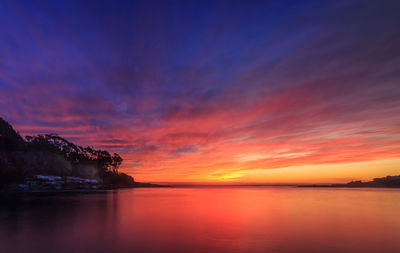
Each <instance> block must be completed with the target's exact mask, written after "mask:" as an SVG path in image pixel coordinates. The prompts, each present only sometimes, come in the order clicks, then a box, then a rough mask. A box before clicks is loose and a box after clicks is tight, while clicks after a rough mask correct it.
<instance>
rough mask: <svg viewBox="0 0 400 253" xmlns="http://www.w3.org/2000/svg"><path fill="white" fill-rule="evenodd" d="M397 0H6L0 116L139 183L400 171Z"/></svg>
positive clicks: (0, 43) (1, 23)
mask: <svg viewBox="0 0 400 253" xmlns="http://www.w3.org/2000/svg"><path fill="white" fill-rule="evenodd" d="M399 9H400V2H399V1H364V0H359V1H353V0H345V1H320V0H317V1H229V2H224V1H211V2H207V1H159V2H155V1H143V2H136V1H32V2H24V1H0V116H1V117H3V118H4V119H5V120H7V121H9V122H10V123H11V124H12V125H13V126H14V127H15V128H16V130H17V131H19V132H20V133H21V134H23V135H27V134H39V133H58V134H60V135H61V136H63V137H65V138H67V139H68V140H70V141H73V142H76V143H78V144H80V145H85V146H86V145H90V146H94V147H95V148H100V149H106V150H109V151H110V152H117V153H119V154H121V156H122V157H123V158H124V163H123V166H122V169H121V170H122V171H124V172H126V173H129V174H130V175H132V176H134V177H135V179H136V180H138V181H151V182H183V183H185V182H190V183H223V182H228V183H231V182H234V183H272V184H275V183H310V182H312V183H314V182H321V183H327V182H347V181H349V180H353V179H363V180H367V179H371V178H373V177H381V176H386V175H396V174H397V175H398V174H400V29H399V24H400V15H399V13H398V12H399Z"/></svg>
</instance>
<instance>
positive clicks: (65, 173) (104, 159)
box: [0, 117, 165, 192]
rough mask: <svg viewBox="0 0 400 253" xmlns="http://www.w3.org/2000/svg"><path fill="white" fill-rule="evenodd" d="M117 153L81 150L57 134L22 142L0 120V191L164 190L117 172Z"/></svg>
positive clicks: (9, 127) (16, 134)
mask: <svg viewBox="0 0 400 253" xmlns="http://www.w3.org/2000/svg"><path fill="white" fill-rule="evenodd" d="M122 161H123V159H122V158H121V156H120V155H119V154H117V153H114V154H113V155H111V154H110V153H109V152H108V151H106V150H96V149H94V148H92V147H81V146H78V145H76V144H74V143H72V142H69V141H67V140H66V139H64V138H62V137H60V136H59V135H57V134H44V135H36V136H26V137H25V138H23V137H22V136H21V135H20V134H19V133H17V132H16V131H15V130H14V129H13V127H12V126H11V125H10V124H9V123H8V122H7V121H5V120H4V119H2V118H1V117H0V191H22V192H42V191H91V190H106V189H116V188H131V187H165V186H164V185H156V184H150V183H140V182H136V181H135V180H134V179H133V177H131V176H130V175H127V174H125V173H122V172H119V167H120V165H121V164H122Z"/></svg>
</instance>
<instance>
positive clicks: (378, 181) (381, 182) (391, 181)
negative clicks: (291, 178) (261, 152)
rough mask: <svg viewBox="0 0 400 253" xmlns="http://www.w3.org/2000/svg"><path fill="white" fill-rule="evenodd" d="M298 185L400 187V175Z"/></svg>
mask: <svg viewBox="0 0 400 253" xmlns="http://www.w3.org/2000/svg"><path fill="white" fill-rule="evenodd" d="M299 187H375V188H400V175H398V176H387V177H380V178H374V179H373V180H372V181H367V182H362V181H360V180H359V181H351V182H349V183H347V184H329V185H318V184H313V185H299Z"/></svg>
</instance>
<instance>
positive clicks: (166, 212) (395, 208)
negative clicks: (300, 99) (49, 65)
mask: <svg viewBox="0 0 400 253" xmlns="http://www.w3.org/2000/svg"><path fill="white" fill-rule="evenodd" d="M0 204H1V206H0V252H7V253H8V252H229V253H234V252H324V253H326V252H385V253H391V252H393V253H395V252H400V190H393V189H334V188H331V189H317V188H315V189H314V188H310V189H308V188H294V187H292V188H290V187H288V188H286V187H258V188H257V187H237V188H234V187H232V188H171V189H167V188H158V189H157V188H149V189H128V190H116V191H110V192H107V193H102V194H70V195H53V196H40V197H38V196H28V197H26V196H25V197H24V198H21V199H19V200H16V201H13V202H4V201H3V202H0Z"/></svg>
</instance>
